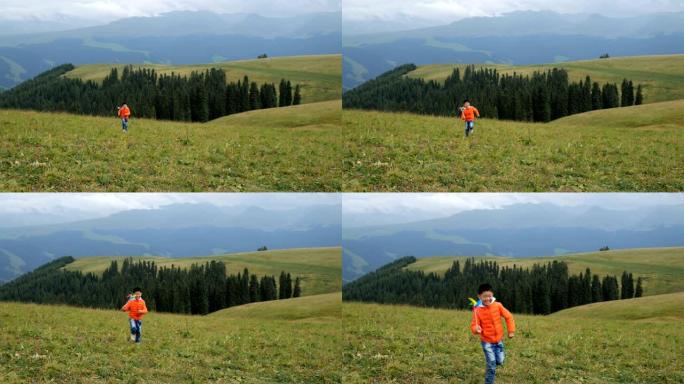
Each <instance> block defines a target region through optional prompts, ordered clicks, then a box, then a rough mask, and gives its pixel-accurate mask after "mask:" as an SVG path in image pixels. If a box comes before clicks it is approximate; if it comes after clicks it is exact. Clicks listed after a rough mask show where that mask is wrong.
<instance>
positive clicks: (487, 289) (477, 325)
mask: <svg viewBox="0 0 684 384" xmlns="http://www.w3.org/2000/svg"><path fill="white" fill-rule="evenodd" d="M477 296H478V297H479V298H480V302H481V304H479V305H476V306H474V307H473V320H472V321H471V322H470V329H471V331H472V332H473V335H480V341H481V343H482V350H483V351H484V355H485V362H486V364H487V369H486V371H485V384H494V378H495V376H496V367H497V366H498V365H502V364H503V362H504V357H505V356H504V344H503V335H504V333H503V326H502V325H501V318H502V317H503V318H504V319H506V328H508V338H509V339H510V338H512V337H513V336H515V321H514V320H513V315H511V313H510V312H508V310H507V309H506V308H504V306H503V305H501V303H495V302H494V301H495V299H494V293H493V292H492V286H491V285H489V284H486V283H485V284H481V285H480V287H479V288H478V289H477Z"/></svg>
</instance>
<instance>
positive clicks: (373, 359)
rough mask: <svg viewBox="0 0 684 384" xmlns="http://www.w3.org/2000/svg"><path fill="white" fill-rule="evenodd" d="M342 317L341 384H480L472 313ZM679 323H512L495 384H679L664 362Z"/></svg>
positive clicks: (369, 307) (353, 310)
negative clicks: (513, 333) (342, 369)
mask: <svg viewBox="0 0 684 384" xmlns="http://www.w3.org/2000/svg"><path fill="white" fill-rule="evenodd" d="M659 297H660V296H655V297H652V298H644V299H642V300H639V301H636V300H634V301H633V302H634V304H635V305H636V306H637V307H639V308H637V309H636V310H637V311H640V312H644V311H645V309H644V306H649V307H658V306H659V303H658V299H657V298H659ZM682 299H684V296H681V295H678V296H677V298H676V299H675V300H676V302H677V304H676V305H674V306H673V307H676V306H678V307H680V308H681V307H682V305H684V301H683V300H682ZM668 300H669V299H668ZM630 302H631V301H630ZM503 304H504V305H505V304H506V303H503ZM612 304H613V303H612V302H610V303H598V304H594V306H595V307H594V309H595V310H596V311H597V312H599V310H598V308H600V307H601V306H603V305H612ZM623 304H624V305H625V306H628V305H629V303H628V301H625V302H624V303H623ZM625 308H627V307H625ZM577 310H578V311H580V310H581V307H578V308H577ZM608 311H610V309H609V310H608ZM342 315H343V321H342V324H343V332H344V359H343V364H344V376H343V378H344V382H345V383H367V382H421V383H435V384H436V383H454V382H458V383H481V382H482V379H483V377H484V367H485V364H484V358H483V356H482V347H481V346H480V341H479V338H476V337H475V336H472V335H471V334H470V319H471V316H472V315H471V312H470V311H453V310H436V309H427V308H416V307H409V306H393V305H379V304H359V303H343V305H342ZM578 316H579V315H578ZM664 316H670V315H666V314H664ZM676 316H677V317H676V318H671V320H670V324H668V326H663V324H662V323H660V322H659V321H660V319H647V320H641V321H627V319H629V318H621V319H613V318H608V317H605V318H604V317H599V318H596V317H594V316H593V315H592V311H586V312H585V313H584V314H583V315H582V316H580V317H577V316H570V315H568V316H564V315H563V312H561V313H558V314H556V315H552V316H525V315H515V322H516V328H517V329H516V335H515V338H513V339H506V340H505V341H504V343H505V348H506V362H505V364H504V365H503V366H502V367H500V368H499V369H497V374H496V376H497V382H502V383H540V384H541V383H550V382H562V383H565V382H567V383H576V382H582V383H594V384H598V383H678V382H681V381H682V380H684V374H682V372H684V360H682V359H677V358H674V359H669V358H663V357H664V356H679V355H680V354H681V350H682V349H681V343H682V342H684V339H683V337H682V334H681V332H680V331H679V329H678V327H676V326H674V324H672V320H675V321H679V322H681V319H682V317H681V313H680V314H679V315H676Z"/></svg>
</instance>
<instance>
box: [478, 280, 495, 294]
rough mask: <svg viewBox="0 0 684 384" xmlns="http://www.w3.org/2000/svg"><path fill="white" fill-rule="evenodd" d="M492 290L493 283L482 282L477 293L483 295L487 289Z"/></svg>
mask: <svg viewBox="0 0 684 384" xmlns="http://www.w3.org/2000/svg"><path fill="white" fill-rule="evenodd" d="M491 290H492V286H491V284H489V283H484V284H480V286H479V287H477V294H478V295H481V294H482V292H487V291H491Z"/></svg>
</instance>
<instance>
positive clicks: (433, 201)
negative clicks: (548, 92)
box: [342, 193, 684, 226]
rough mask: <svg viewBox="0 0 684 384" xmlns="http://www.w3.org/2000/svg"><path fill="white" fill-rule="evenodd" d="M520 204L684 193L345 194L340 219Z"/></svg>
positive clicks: (641, 201) (396, 218)
mask: <svg viewBox="0 0 684 384" xmlns="http://www.w3.org/2000/svg"><path fill="white" fill-rule="evenodd" d="M522 203H531V204H541V203H549V204H554V205H559V206H578V207H579V206H598V207H602V208H605V209H630V208H635V207H645V206H658V205H679V204H684V193H660V194H658V193H652V194H644V193H401V194H400V193H345V194H343V195H342V220H343V222H344V223H345V224H344V225H350V226H357V225H363V226H366V225H378V224H387V222H388V221H392V222H395V223H397V222H413V221H421V220H429V219H433V218H438V217H447V216H451V215H454V214H456V213H458V212H463V211H467V210H473V209H497V208H502V207H505V206H508V205H513V204H522Z"/></svg>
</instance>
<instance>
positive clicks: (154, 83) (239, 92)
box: [0, 64, 302, 122]
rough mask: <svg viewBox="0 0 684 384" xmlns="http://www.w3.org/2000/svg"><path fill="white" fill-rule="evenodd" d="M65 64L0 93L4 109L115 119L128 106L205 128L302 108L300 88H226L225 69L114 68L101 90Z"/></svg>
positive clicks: (250, 84)
mask: <svg viewBox="0 0 684 384" xmlns="http://www.w3.org/2000/svg"><path fill="white" fill-rule="evenodd" d="M73 69H74V66H73V65H72V64H64V65H60V66H58V67H55V68H53V69H51V70H49V71H46V72H44V73H42V74H40V75H38V76H36V77H35V78H33V79H31V80H28V81H26V82H24V83H22V84H20V85H18V86H16V87H14V88H12V89H10V90H8V91H5V92H2V93H0V107H3V108H18V109H33V110H39V111H64V112H70V113H77V114H88V115H99V116H112V115H116V112H117V107H118V106H120V105H121V104H122V103H124V102H125V103H127V104H128V106H129V107H130V108H131V111H132V115H133V116H134V117H144V118H154V119H160V120H176V121H197V122H206V121H209V120H213V119H216V118H218V117H221V116H225V115H231V114H233V113H239V112H245V111H251V110H255V109H264V108H275V107H284V106H289V105H297V104H300V103H301V102H302V96H301V88H300V86H299V84H296V85H294V87H293V85H292V83H291V82H290V80H285V79H281V80H280V84H278V86H277V87H276V85H275V84H273V83H263V84H261V85H259V84H257V83H256V82H254V81H250V80H249V77H248V76H244V77H243V78H242V79H241V80H238V81H237V82H227V78H226V73H225V71H223V70H222V69H218V68H211V69H207V70H206V71H204V72H198V71H193V72H192V73H190V76H181V75H180V74H176V73H173V72H172V73H171V74H161V75H160V74H158V73H157V72H156V71H155V70H154V69H147V68H138V69H134V68H133V66H130V65H129V66H125V67H124V68H123V69H122V71H121V73H119V70H118V69H117V68H116V67H115V68H112V69H111V71H110V73H109V74H108V75H107V76H106V77H105V78H104V79H103V81H102V83H101V84H98V83H97V82H95V81H91V80H86V81H83V80H81V79H78V78H69V77H65V76H63V75H64V74H65V73H67V72H69V71H71V70H73Z"/></svg>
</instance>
